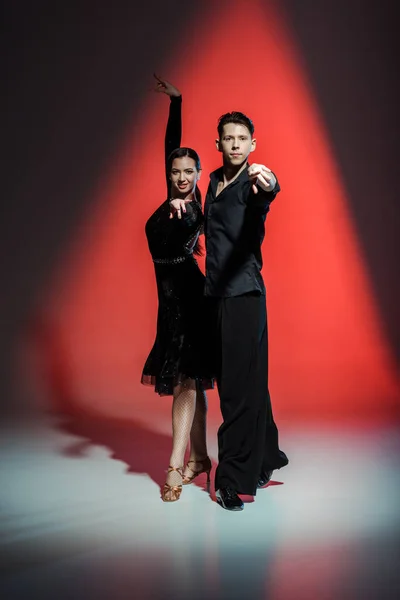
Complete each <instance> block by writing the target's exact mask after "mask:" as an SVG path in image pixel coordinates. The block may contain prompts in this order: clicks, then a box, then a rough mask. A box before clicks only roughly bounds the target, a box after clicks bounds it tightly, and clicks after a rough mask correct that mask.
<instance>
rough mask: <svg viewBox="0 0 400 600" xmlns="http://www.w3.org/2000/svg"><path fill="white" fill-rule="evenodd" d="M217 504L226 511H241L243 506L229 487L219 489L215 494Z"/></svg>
mask: <svg viewBox="0 0 400 600" xmlns="http://www.w3.org/2000/svg"><path fill="white" fill-rule="evenodd" d="M215 495H216V497H217V502H218V504H219V505H220V506H222V508H225V509H226V510H243V507H244V504H243V502H242V501H241V499H240V498H239V496H238V495H237V493H236V492H235V490H233V489H232V488H230V487H223V488H220V489H219V490H217V491H216V492H215Z"/></svg>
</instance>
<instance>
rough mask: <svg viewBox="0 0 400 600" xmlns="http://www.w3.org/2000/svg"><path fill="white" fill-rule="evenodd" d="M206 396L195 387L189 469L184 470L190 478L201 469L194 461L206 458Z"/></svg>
mask: <svg viewBox="0 0 400 600" xmlns="http://www.w3.org/2000/svg"><path fill="white" fill-rule="evenodd" d="M207 408H208V407H207V395H206V392H205V391H204V390H203V389H201V388H199V387H197V390H196V410H195V413H194V418H193V424H192V428H191V430H190V456H189V460H190V461H194V462H191V463H190V469H188V468H186V469H185V471H184V476H187V477H190V476H191V475H193V471H197V470H198V469H201V467H202V464H201V463H199V462H196V461H202V460H204V459H205V458H206V457H207V439H206V423H207Z"/></svg>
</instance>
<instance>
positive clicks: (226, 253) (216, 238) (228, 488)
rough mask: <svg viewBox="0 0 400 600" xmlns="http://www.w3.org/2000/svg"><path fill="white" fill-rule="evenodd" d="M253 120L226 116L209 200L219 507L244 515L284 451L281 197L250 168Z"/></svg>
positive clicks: (266, 177) (265, 176)
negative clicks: (271, 296)
mask: <svg viewBox="0 0 400 600" xmlns="http://www.w3.org/2000/svg"><path fill="white" fill-rule="evenodd" d="M253 134H254V126H253V123H252V121H251V120H250V119H249V118H248V117H246V115H244V114H243V113H240V112H232V113H227V114H225V115H223V116H222V117H221V118H220V119H219V122H218V135H219V137H218V139H217V140H216V145H217V149H218V151H219V152H221V153H222V160H223V165H222V167H221V168H219V169H217V170H216V171H214V172H213V173H211V175H210V184H209V187H208V191H207V196H206V200H205V209H204V213H205V239H206V250H207V257H206V284H205V294H206V296H208V297H209V298H210V302H211V303H212V305H213V309H214V315H215V331H216V336H217V337H216V340H215V344H214V348H215V350H216V364H217V383H218V392H219V397H220V402H221V413H222V417H223V423H222V425H221V427H220V428H219V431H218V448H219V464H218V468H217V471H216V476H215V489H216V496H217V502H218V503H219V504H220V505H221V506H222V507H223V508H225V509H227V510H242V509H243V502H242V500H241V499H240V498H239V496H238V494H246V495H255V494H256V491H257V488H260V487H263V486H264V485H266V483H267V482H268V481H269V479H270V478H271V475H272V472H273V470H274V469H279V468H281V467H282V466H285V465H287V464H288V462H289V461H288V459H287V457H286V455H285V454H284V453H283V452H282V451H280V450H279V445H278V431H277V427H276V425H275V422H274V419H273V415H272V409H271V400H270V396H269V390H268V337H267V336H268V334H267V318H266V317H267V314H266V302H265V287H264V282H263V279H262V275H261V268H262V256H261V244H262V241H263V239H264V234H265V224H264V223H265V218H266V214H267V212H268V211H269V206H270V204H271V202H272V201H273V200H274V198H275V196H276V195H277V193H278V192H279V191H280V187H279V183H278V181H277V179H276V177H275V175H274V174H273V173H272V171H271V170H270V169H268V168H267V167H266V166H264V165H261V164H252V165H249V163H248V162H247V159H248V157H249V155H250V153H251V152H253V151H254V150H255V148H256V139H255V138H254V137H253Z"/></svg>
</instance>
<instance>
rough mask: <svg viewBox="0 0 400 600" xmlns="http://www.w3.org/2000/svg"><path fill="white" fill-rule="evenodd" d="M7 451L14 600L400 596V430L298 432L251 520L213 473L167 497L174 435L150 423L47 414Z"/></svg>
mask: <svg viewBox="0 0 400 600" xmlns="http://www.w3.org/2000/svg"><path fill="white" fill-rule="evenodd" d="M214 434H215V431H212V432H210V441H211V442H212V440H213V439H215V435H214ZM0 443H1V455H2V460H1V464H0V484H1V488H0V502H1V505H0V506H1V514H0V529H1V538H0V558H1V564H2V576H1V587H0V592H1V593H0V596H1V598H3V599H4V600H14V599H15V600H22V599H26V598H29V599H32V598H33V599H35V600H36V599H40V600H47V599H49V600H50V599H51V600H54V599H57V600H67V599H68V600H69V599H74V600H75V599H76V600H80V599H81V598H82V599H85V600H86V599H88V600H91V599H95V600H103V599H104V600H108V599H112V600H125V599H128V598H129V600H132V599H136V598H137V599H139V600H141V599H142V598H143V599H164V598H165V599H170V598H171V599H173V598H174V599H179V600H180V599H186V598H191V599H203V598H206V599H210V600H214V599H218V598H221V599H225V598H226V599H236V598H251V599H254V600H258V599H268V600H291V599H292V598H293V599H296V600H314V599H315V600H320V599H321V600H331V599H332V600H358V599H360V600H361V599H363V600H364V599H367V600H369V599H373V598H379V599H380V600H385V599H386V598H388V599H391V598H400V577H399V568H400V553H399V549H398V548H399V545H398V544H397V541H398V538H399V533H400V518H399V506H400V468H399V467H400V465H399V462H398V457H399V456H400V452H399V450H400V448H399V445H400V444H399V436H398V431H396V430H394V429H390V428H385V429H381V430H379V431H373V430H371V429H369V430H366V429H364V430H362V429H360V428H359V429H353V430H350V429H349V430H344V429H343V428H338V427H332V428H331V429H329V428H327V427H326V426H324V427H322V426H318V427H317V426H315V428H309V429H308V430H306V429H305V428H304V427H303V426H302V427H301V428H300V429H299V428H298V429H296V430H295V429H292V428H288V427H286V430H285V445H284V449H285V451H287V453H288V455H289V456H290V458H291V462H290V465H289V466H288V467H286V468H285V469H282V471H278V472H275V473H274V476H273V482H272V484H271V485H269V486H268V487H267V488H266V489H264V490H260V491H259V492H258V494H257V497H256V499H255V501H250V500H251V499H249V502H248V503H246V505H245V509H244V511H243V512H241V513H229V512H228V511H224V510H223V509H221V508H220V507H219V506H218V505H217V504H216V503H215V496H214V490H213V489H211V490H210V494H209V493H208V491H207V489H206V484H205V480H204V479H201V477H200V478H199V479H200V481H199V482H198V483H197V484H192V485H191V486H188V487H187V488H184V492H183V494H182V497H181V500H180V501H179V502H178V503H174V504H164V503H163V502H161V500H160V497H159V488H160V486H161V485H162V483H163V482H164V477H165V467H166V457H168V454H169V450H170V437H169V436H168V435H166V434H163V433H160V432H158V431H151V430H150V429H149V428H148V427H146V426H143V425H142V424H140V423H139V422H137V423H135V422H127V421H120V422H116V421H111V420H110V419H100V418H96V419H93V418H91V419H89V418H88V417H86V418H83V417H82V416H80V417H74V418H72V417H71V418H68V419H67V418H66V417H55V416H43V417H41V418H36V419H33V420H30V421H27V422H24V423H19V424H18V426H17V425H15V424H10V425H8V426H5V425H4V426H3V429H2V431H1V440H0ZM210 451H211V452H210V453H211V456H212V458H213V459H214V461H213V462H214V466H215V459H216V446H215V442H212V443H211V445H210ZM278 484H284V485H278Z"/></svg>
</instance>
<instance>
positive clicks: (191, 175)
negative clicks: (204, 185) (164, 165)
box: [169, 156, 200, 198]
mask: <svg viewBox="0 0 400 600" xmlns="http://www.w3.org/2000/svg"><path fill="white" fill-rule="evenodd" d="M169 178H170V180H171V194H172V198H182V197H186V196H187V195H188V194H190V193H192V192H194V190H195V188H196V183H197V182H198V180H199V179H200V173H199V171H198V170H197V169H196V163H195V161H194V160H193V158H190V157H189V156H182V157H180V158H174V160H173V161H172V166H171V173H170V176H169Z"/></svg>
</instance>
